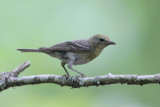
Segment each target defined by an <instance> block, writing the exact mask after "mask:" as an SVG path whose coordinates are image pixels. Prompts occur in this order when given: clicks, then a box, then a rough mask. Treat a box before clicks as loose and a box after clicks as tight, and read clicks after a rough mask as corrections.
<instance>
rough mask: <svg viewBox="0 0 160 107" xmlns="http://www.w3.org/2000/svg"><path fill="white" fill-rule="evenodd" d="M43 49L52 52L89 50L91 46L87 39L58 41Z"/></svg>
mask: <svg viewBox="0 0 160 107" xmlns="http://www.w3.org/2000/svg"><path fill="white" fill-rule="evenodd" d="M44 49H45V50H48V51H52V52H58V51H63V52H68V51H70V52H89V51H91V47H90V45H89V43H88V41H87V40H76V41H67V42H64V43H59V44H56V45H54V46H51V47H49V48H44Z"/></svg>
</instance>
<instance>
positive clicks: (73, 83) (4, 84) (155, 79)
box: [0, 61, 160, 92]
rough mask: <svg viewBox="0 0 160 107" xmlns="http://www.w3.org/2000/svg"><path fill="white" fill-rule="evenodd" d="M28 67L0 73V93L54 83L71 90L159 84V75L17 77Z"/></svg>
mask: <svg viewBox="0 0 160 107" xmlns="http://www.w3.org/2000/svg"><path fill="white" fill-rule="evenodd" d="M29 66H30V62H29V61H26V62H24V63H23V64H22V65H20V66H19V67H17V68H16V69H14V70H13V71H11V72H2V73H0V92H1V91H3V90H5V89H7V88H9V87H16V86H23V85H30V84H41V83H54V84H58V85H61V86H70V87H72V88H80V87H89V86H100V85H109V84H119V83H120V84H128V85H145V84H154V83H155V84H157V83H158V84H160V74H156V75H112V74H111V73H109V74H108V75H104V76H97V77H85V78H83V77H80V76H72V77H68V76H58V75H33V76H25V77H17V76H18V75H19V74H20V73H21V72H22V71H24V70H25V69H26V68H27V67H29Z"/></svg>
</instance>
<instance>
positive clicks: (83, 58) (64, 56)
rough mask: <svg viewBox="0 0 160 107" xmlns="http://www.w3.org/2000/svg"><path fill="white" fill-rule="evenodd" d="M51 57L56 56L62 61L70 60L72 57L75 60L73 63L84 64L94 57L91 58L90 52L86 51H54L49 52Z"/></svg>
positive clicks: (67, 61)
mask: <svg viewBox="0 0 160 107" xmlns="http://www.w3.org/2000/svg"><path fill="white" fill-rule="evenodd" d="M49 55H50V56H52V57H55V58H58V59H59V60H61V61H62V62H64V63H69V62H70V60H71V59H72V58H73V57H74V58H75V61H74V63H73V65H81V64H86V63H88V62H90V61H91V60H93V59H94V58H91V54H90V53H88V52H84V53H75V52H66V53H62V52H54V53H50V54H49Z"/></svg>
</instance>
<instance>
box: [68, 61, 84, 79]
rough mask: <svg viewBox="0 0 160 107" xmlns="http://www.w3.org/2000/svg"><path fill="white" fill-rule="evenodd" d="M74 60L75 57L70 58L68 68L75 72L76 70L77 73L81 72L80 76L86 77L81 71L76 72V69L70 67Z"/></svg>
mask: <svg viewBox="0 0 160 107" xmlns="http://www.w3.org/2000/svg"><path fill="white" fill-rule="evenodd" d="M74 61H75V58H72V59H71V60H70V62H69V63H68V68H69V69H71V70H73V71H75V72H77V73H79V74H81V76H82V77H86V76H85V75H84V74H83V73H81V72H78V71H77V70H75V69H73V68H72V65H73V62H74Z"/></svg>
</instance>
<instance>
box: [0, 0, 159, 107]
mask: <svg viewBox="0 0 160 107" xmlns="http://www.w3.org/2000/svg"><path fill="white" fill-rule="evenodd" d="M99 33H100V34H105V35H108V36H109V37H110V39H111V40H112V41H115V42H116V43H117V45H115V46H109V47H107V48H105V50H104V51H103V52H102V54H101V55H100V56H99V57H98V58H96V59H95V60H94V61H92V62H90V63H88V64H85V65H82V66H76V67H75V68H76V69H77V70H79V71H81V72H83V73H85V74H86V75H87V76H100V75H106V74H108V73H109V72H110V73H112V74H139V75H147V74H157V73H159V72H160V48H159V46H160V0H0V50H1V51H0V72H4V71H11V70H12V69H13V68H15V67H16V66H18V65H19V64H21V63H23V62H24V61H26V60H30V61H31V66H30V67H29V68H28V69H27V70H25V72H23V73H22V74H21V75H20V76H26V75H36V74H54V75H63V74H64V73H65V72H64V70H63V68H62V67H61V65H60V61H59V60H57V59H53V58H51V57H50V56H47V55H44V54H41V53H20V52H18V51H17V50H16V49H17V48H38V47H43V46H44V47H45V46H51V45H54V44H56V43H60V42H64V41H67V40H76V39H84V38H89V37H91V36H92V35H95V34H99ZM70 74H72V75H76V73H74V72H73V71H70ZM159 90H160V86H159V85H153V84H152V85H146V86H134V85H132V86H128V85H108V86H107V85H106V86H100V87H88V88H80V89H71V88H69V87H60V86H58V85H55V84H41V85H30V86H23V87H16V88H10V89H8V90H5V91H3V92H2V93H0V107H160V98H159V96H160V93H159Z"/></svg>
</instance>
